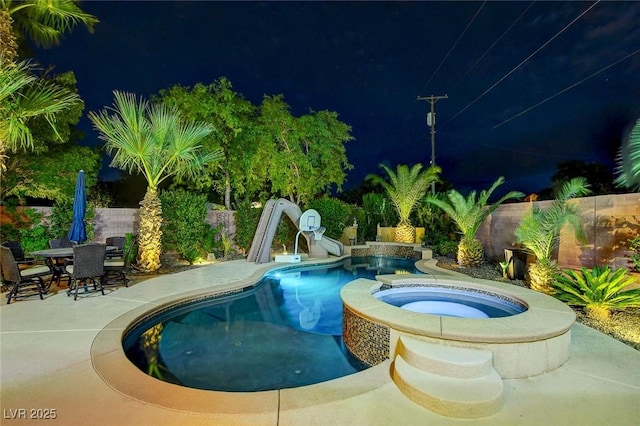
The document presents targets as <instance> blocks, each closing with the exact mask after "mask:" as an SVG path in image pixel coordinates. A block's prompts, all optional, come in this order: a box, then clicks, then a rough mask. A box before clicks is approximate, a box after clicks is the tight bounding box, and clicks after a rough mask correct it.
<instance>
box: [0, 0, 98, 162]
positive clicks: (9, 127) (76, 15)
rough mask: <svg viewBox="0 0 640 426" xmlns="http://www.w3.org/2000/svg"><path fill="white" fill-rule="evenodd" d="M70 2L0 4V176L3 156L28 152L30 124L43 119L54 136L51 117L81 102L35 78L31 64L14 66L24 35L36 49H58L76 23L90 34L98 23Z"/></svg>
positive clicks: (9, 0) (44, 0) (32, 0)
mask: <svg viewBox="0 0 640 426" xmlns="http://www.w3.org/2000/svg"><path fill="white" fill-rule="evenodd" d="M76 3H77V2H76V1H73V0H25V1H12V0H0V173H2V172H4V171H5V170H6V163H7V152H8V151H13V152H15V151H17V150H19V149H28V148H30V147H32V136H31V131H30V129H29V127H28V122H29V120H30V119H31V118H34V117H37V116H44V118H45V119H46V120H47V122H48V123H49V124H50V125H51V127H52V128H53V130H54V132H56V134H57V131H56V127H55V115H56V114H57V113H58V112H60V111H61V110H64V109H67V108H69V107H70V106H71V105H73V104H75V103H77V102H81V100H80V98H79V97H78V96H77V95H76V94H73V93H70V92H68V91H66V90H64V89H62V88H60V87H58V86H55V85H53V84H51V83H50V82H47V81H46V80H44V79H39V78H37V77H36V76H35V75H34V74H33V72H32V71H33V65H32V63H31V62H29V61H17V60H16V58H17V55H18V50H19V44H21V43H24V39H23V38H19V37H24V35H27V36H29V37H30V38H31V40H33V42H34V43H36V44H37V45H39V46H42V47H50V46H54V45H56V44H58V43H59V42H60V38H61V37H62V34H63V33H65V32H66V31H70V30H72V29H73V28H74V27H75V26H76V25H77V24H78V23H80V22H82V23H84V24H85V26H86V27H87V29H89V31H93V25H94V24H96V23H98V20H97V19H96V18H95V17H94V16H92V15H89V14H87V13H84V12H83V11H82V10H81V9H80V8H79V7H78V6H77V4H76Z"/></svg>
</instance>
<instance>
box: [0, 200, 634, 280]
mask: <svg viewBox="0 0 640 426" xmlns="http://www.w3.org/2000/svg"><path fill="white" fill-rule="evenodd" d="M551 203H552V201H536V202H533V204H536V205H538V206H540V207H541V208H545V207H547V206H549V205H550V204H551ZM570 203H577V204H578V205H579V207H580V211H581V212H582V223H583V229H584V231H585V234H586V238H587V241H586V242H585V243H584V244H580V243H578V242H577V241H576V239H575V238H574V236H573V235H572V234H571V233H569V232H566V230H564V231H563V235H562V238H561V242H560V248H559V250H558V253H557V259H558V264H559V265H560V266H561V267H563V268H572V269H573V268H579V267H580V266H586V267H591V266H594V265H611V266H614V267H617V266H627V264H628V258H627V257H626V256H625V255H626V251H627V248H626V246H625V243H626V242H627V241H628V240H630V239H631V238H633V237H634V236H635V235H638V234H640V193H630V194H615V195H598V196H594V197H584V198H579V199H576V200H571V201H570ZM531 205H532V203H530V202H523V203H509V204H504V205H501V206H500V207H499V208H498V209H496V211H494V212H493V214H491V215H490V216H489V217H488V218H487V219H486V220H485V222H484V223H483V224H482V226H481V227H480V229H479V231H478V235H477V236H478V239H479V240H480V241H481V242H482V243H483V245H484V249H485V254H486V257H487V259H489V260H503V259H504V249H505V248H510V247H514V246H515V245H516V238H515V235H514V233H513V231H514V230H515V228H516V226H517V225H518V223H519V222H520V218H521V217H522V215H524V214H525V213H526V212H527V211H528V210H529V209H530V208H531ZM33 208H35V209H36V210H38V211H41V212H43V213H45V215H48V214H49V211H50V208H49V207H33ZM45 217H46V216H45ZM4 220H6V216H3V217H2V221H3V222H4ZM206 221H207V223H209V224H210V225H211V226H217V225H218V224H220V223H222V224H223V232H226V233H227V234H228V235H229V236H231V237H233V235H235V231H236V227H235V212H234V211H226V210H210V211H209V212H208V214H207V219H206ZM138 222H139V213H138V209H137V208H136V209H133V208H130V209H126V208H97V209H96V222H95V225H96V226H95V239H94V240H95V241H96V242H104V241H105V240H106V238H107V237H110V236H118V235H125V234H126V233H129V232H131V233H136V232H137V228H138Z"/></svg>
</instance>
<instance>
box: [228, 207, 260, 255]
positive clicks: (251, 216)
mask: <svg viewBox="0 0 640 426" xmlns="http://www.w3.org/2000/svg"><path fill="white" fill-rule="evenodd" d="M262 210H263V209H261V208H254V207H251V202H250V201H249V200H245V201H241V202H239V203H238V206H237V209H236V235H235V243H236V245H237V246H238V247H240V248H241V249H242V250H244V251H248V250H249V247H250V246H251V242H252V241H253V235H254V234H255V232H256V229H257V228H258V222H260V215H261V214H262Z"/></svg>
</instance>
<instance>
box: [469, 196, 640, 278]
mask: <svg viewBox="0 0 640 426" xmlns="http://www.w3.org/2000/svg"><path fill="white" fill-rule="evenodd" d="M551 203H552V201H536V202H534V203H533V204H536V205H538V206H539V207H540V208H545V207H548V206H549V205H551ZM569 203H572V204H578V205H579V208H580V211H581V216H582V226H583V230H584V233H585V237H586V241H585V242H584V243H582V244H581V243H579V242H578V241H576V239H575V237H574V235H573V233H572V232H569V230H568V229H566V228H565V229H563V232H562V236H561V239H560V247H559V250H558V252H557V259H558V264H559V265H560V267H562V268H571V269H576V268H579V267H581V266H585V267H592V266H594V265H610V266H612V267H619V266H628V262H629V259H628V257H626V256H625V255H626V253H627V250H628V249H627V247H626V246H625V244H626V243H627V242H628V241H629V240H630V239H631V238H633V237H634V236H636V235H638V234H640V193H632V194H615V195H598V196H594V197H584V198H578V199H575V200H570V201H569ZM531 204H532V203H529V202H524V203H509V204H504V205H501V206H500V207H499V208H498V209H496V211H494V212H493V214H491V215H490V216H489V217H488V218H487V219H486V220H485V221H484V223H483V224H482V226H481V227H480V229H479V230H478V239H479V240H480V241H481V242H482V243H483V245H484V249H485V254H486V256H487V258H489V259H500V260H504V249H505V248H509V247H514V246H516V238H515V235H514V233H513V232H514V230H515V228H516V226H517V225H518V223H519V222H520V219H521V218H522V216H523V215H524V214H525V213H526V212H527V211H528V210H529V209H530V208H531Z"/></svg>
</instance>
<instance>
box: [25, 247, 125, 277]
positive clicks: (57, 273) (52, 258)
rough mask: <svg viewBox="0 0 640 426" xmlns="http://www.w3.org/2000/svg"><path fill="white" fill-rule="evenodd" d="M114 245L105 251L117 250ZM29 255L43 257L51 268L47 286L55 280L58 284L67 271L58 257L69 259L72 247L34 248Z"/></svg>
mask: <svg viewBox="0 0 640 426" xmlns="http://www.w3.org/2000/svg"><path fill="white" fill-rule="evenodd" d="M117 249H118V247H116V246H107V253H108V252H110V251H115V250H117ZM31 256H34V257H44V258H45V262H46V264H47V266H49V268H51V281H49V286H48V287H50V286H51V284H53V281H54V280H55V281H56V282H57V283H58V286H59V285H60V279H61V278H62V276H63V275H65V274H66V273H67V272H66V271H65V265H64V263H63V262H60V259H70V258H72V257H73V247H61V248H54V249H44V250H36V251H32V252H31Z"/></svg>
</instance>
